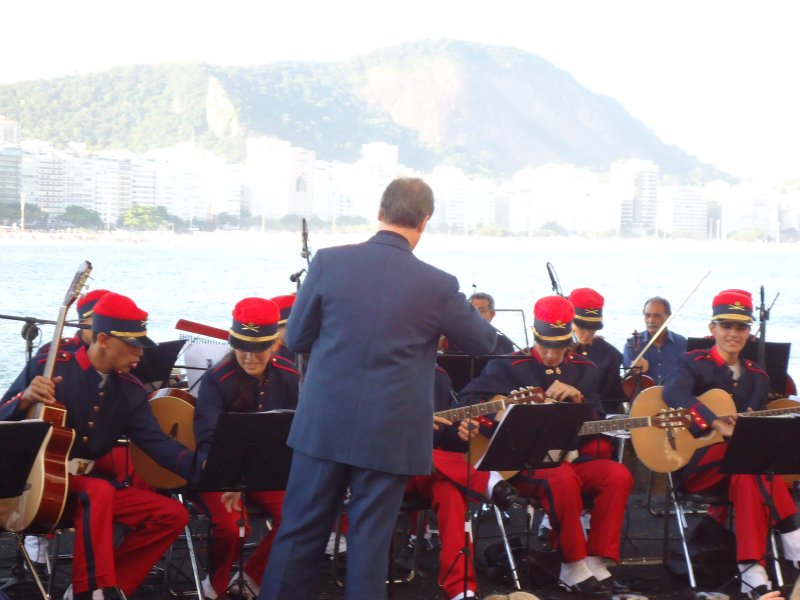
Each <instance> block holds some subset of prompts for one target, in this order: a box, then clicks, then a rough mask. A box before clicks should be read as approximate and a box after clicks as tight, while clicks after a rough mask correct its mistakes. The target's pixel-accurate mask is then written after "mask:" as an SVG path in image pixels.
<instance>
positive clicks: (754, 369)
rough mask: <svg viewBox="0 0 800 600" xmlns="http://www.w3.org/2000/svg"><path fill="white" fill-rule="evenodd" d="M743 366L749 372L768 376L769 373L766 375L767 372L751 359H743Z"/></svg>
mask: <svg viewBox="0 0 800 600" xmlns="http://www.w3.org/2000/svg"><path fill="white" fill-rule="evenodd" d="M744 368H745V369H747V370H748V371H750V372H751V373H758V374H759V375H763V376H764V377H769V375H767V372H766V371H765V370H764V369H762V368H761V367H759V366H758V365H757V364H756V363H754V362H753V361H752V360H746V361H744Z"/></svg>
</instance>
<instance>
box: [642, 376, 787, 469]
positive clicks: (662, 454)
mask: <svg viewBox="0 0 800 600" xmlns="http://www.w3.org/2000/svg"><path fill="white" fill-rule="evenodd" d="M663 389H664V388H663V386H660V385H657V386H653V387H651V388H647V389H646V390H644V391H643V392H642V393H641V394H639V395H638V396H637V397H636V400H634V402H633V405H632V406H631V416H632V417H638V416H654V415H656V414H658V413H659V412H660V411H665V410H669V407H668V406H667V404H666V403H665V402H664V400H663V398H662V391H663ZM697 399H698V400H699V401H700V402H701V403H703V404H705V405H706V406H708V407H709V408H710V409H711V410H712V411H714V414H715V415H717V416H718V417H723V416H731V415H737V416H738V417H743V418H746V417H771V416H778V415H787V414H791V413H800V404H798V403H792V404H791V405H790V406H785V405H780V407H778V408H768V409H766V410H757V411H753V412H746V413H737V412H736V404H734V402H733V398H732V397H731V395H730V394H729V393H728V392H726V391H725V390H721V389H718V388H714V389H711V390H708V391H707V392H705V393H704V394H702V395H700V396H698V398H697ZM776 402H778V401H776ZM770 406H772V405H770ZM631 441H632V442H633V448H634V450H635V451H636V456H638V457H639V460H641V461H642V462H643V463H644V464H645V466H646V467H647V468H648V469H650V470H651V471H655V472H656V473H671V472H672V471H675V470H677V469H680V468H681V467H683V466H685V465H686V464H688V462H689V461H690V460H691V458H692V455H694V453H695V452H696V451H697V450H699V449H700V448H705V447H706V446H711V445H712V444H719V443H720V442H723V441H725V440H724V439H723V437H722V434H721V433H719V432H718V431H717V430H716V429H712V430H710V431H709V432H708V433H707V434H705V435H703V436H700V437H697V438H696V437H694V436H693V435H692V434H691V433H690V432H689V430H688V428H685V429H683V428H681V429H677V428H673V429H668V430H660V429H655V428H653V429H639V430H636V431H631Z"/></svg>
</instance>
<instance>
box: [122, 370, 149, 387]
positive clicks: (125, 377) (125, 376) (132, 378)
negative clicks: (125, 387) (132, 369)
mask: <svg viewBox="0 0 800 600" xmlns="http://www.w3.org/2000/svg"><path fill="white" fill-rule="evenodd" d="M119 378H120V379H122V381H127V382H128V383H132V384H133V385H135V386H138V387H140V388H141V389H143V390H146V389H147V388H146V387H145V386H144V384H143V383H142V381H141V379H139V378H138V377H137V376H136V375H134V374H132V373H119Z"/></svg>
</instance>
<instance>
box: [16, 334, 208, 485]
mask: <svg viewBox="0 0 800 600" xmlns="http://www.w3.org/2000/svg"><path fill="white" fill-rule="evenodd" d="M46 361H47V356H46V355H41V354H38V355H36V356H34V357H33V358H32V359H31V360H30V362H29V363H28V365H27V367H26V368H25V369H24V370H23V371H22V373H20V375H19V377H17V379H16V381H15V382H14V383H13V384H12V385H11V388H10V389H9V390H8V391H7V392H6V394H5V396H3V402H2V404H0V420H4V421H10V420H19V419H24V418H25V416H26V414H25V413H26V411H18V410H17V407H18V404H19V400H17V399H15V398H14V396H16V394H17V393H19V392H22V391H24V390H25V388H27V387H28V384H30V382H31V380H32V379H33V378H34V377H35V376H36V375H41V374H42V370H43V369H44V364H45V362H46ZM59 375H61V376H63V377H64V379H63V380H62V381H61V383H59V384H58V385H57V386H56V399H57V400H58V401H59V402H61V403H62V404H64V405H65V406H66V407H67V427H71V428H72V429H74V430H75V443H74V444H73V446H72V451H71V452H70V458H84V459H91V460H94V459H97V458H100V457H101V456H103V455H104V454H107V453H108V452H110V451H111V449H112V448H113V447H114V446H115V445H116V443H117V440H118V439H119V438H120V437H123V436H127V437H128V438H130V440H131V441H132V442H133V443H134V444H136V445H137V446H139V447H140V448H141V449H142V450H144V451H145V452H146V453H147V454H149V455H150V457H152V458H153V460H155V461H156V462H157V463H159V464H160V465H161V466H163V467H164V468H167V469H169V470H170V471H173V472H175V473H177V474H178V475H180V476H181V477H184V478H186V479H190V478H191V477H190V475H191V470H192V463H193V461H194V453H193V452H191V451H189V450H187V449H186V448H185V447H183V446H182V445H181V444H179V443H178V442H176V441H174V440H171V439H169V438H168V437H167V436H166V435H164V433H163V432H162V431H161V429H160V428H159V426H158V423H157V422H156V419H155V417H154V416H153V413H152V412H151V410H150V403H149V402H148V400H147V392H146V390H145V388H144V386H143V385H142V383H141V382H140V381H139V380H138V379H136V377H134V376H133V375H130V374H128V373H112V374H111V375H109V376H108V378H107V379H106V382H105V384H102V381H103V379H102V377H101V375H100V373H98V372H97V370H95V368H94V367H93V366H92V363H91V362H90V361H89V357H88V355H87V354H86V348H85V347H82V348H80V349H78V350H77V351H76V352H74V353H73V352H64V351H62V350H59V354H58V357H57V359H56V363H55V367H54V369H53V377H57V376H59Z"/></svg>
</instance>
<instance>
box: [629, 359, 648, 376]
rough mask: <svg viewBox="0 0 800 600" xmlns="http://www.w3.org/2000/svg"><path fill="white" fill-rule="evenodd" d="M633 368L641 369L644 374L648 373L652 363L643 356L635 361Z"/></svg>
mask: <svg viewBox="0 0 800 600" xmlns="http://www.w3.org/2000/svg"><path fill="white" fill-rule="evenodd" d="M631 368H632V369H639V373H640V374H642V375H644V374H645V373H647V371H649V370H650V363H649V362H647V359H646V358H644V357H642V358H640V359H639V360H637V361H636V362H635V363H633V365H632V367H631ZM634 375H635V373H634Z"/></svg>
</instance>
